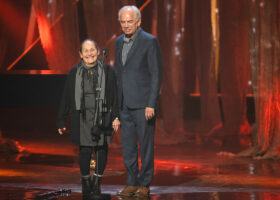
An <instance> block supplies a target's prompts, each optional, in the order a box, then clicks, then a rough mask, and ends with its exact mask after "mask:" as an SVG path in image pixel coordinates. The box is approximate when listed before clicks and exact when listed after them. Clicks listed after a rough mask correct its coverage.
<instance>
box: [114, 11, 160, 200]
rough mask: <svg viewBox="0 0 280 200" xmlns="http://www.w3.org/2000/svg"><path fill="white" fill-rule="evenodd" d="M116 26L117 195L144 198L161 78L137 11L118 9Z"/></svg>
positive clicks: (153, 44) (156, 50)
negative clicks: (120, 181) (122, 183)
mask: <svg viewBox="0 0 280 200" xmlns="http://www.w3.org/2000/svg"><path fill="white" fill-rule="evenodd" d="M119 22H120V25H121V29H122V31H123V33H124V34H122V35H121V36H119V37H118V38H117V39H116V44H115V45H116V46H115V67H114V69H115V71H116V75H117V81H118V92H119V93H118V94H119V108H120V121H121V132H122V150H123V158H124V164H125V167H126V170H127V181H126V184H127V186H126V187H125V188H124V189H123V190H122V191H120V192H118V193H117V194H118V195H119V196H135V197H145V196H148V195H149V192H150V190H149V185H150V183H151V180H152V177H153V172H154V129H155V109H156V106H157V102H158V94H159V90H160V85H161V76H162V74H161V73H162V72H161V70H162V69H161V68H162V66H161V65H162V63H161V52H160V47H159V43H158V40H157V39H156V38H155V37H154V36H153V35H151V34H148V33H146V32H144V31H143V30H142V29H141V28H140V25H141V13H140V11H139V9H138V8H137V7H135V6H124V7H123V8H121V9H120V11H119ZM137 140H139V144H140V155H141V164H142V166H141V173H139V167H138V147H137Z"/></svg>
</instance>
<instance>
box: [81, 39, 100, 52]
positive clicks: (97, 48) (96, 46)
mask: <svg viewBox="0 0 280 200" xmlns="http://www.w3.org/2000/svg"><path fill="white" fill-rule="evenodd" d="M86 42H92V43H93V44H94V45H95V48H96V50H97V51H99V46H98V44H97V42H95V41H94V40H92V39H90V38H87V39H85V40H83V41H82V42H81V43H80V52H81V53H82V50H83V44H84V43H86Z"/></svg>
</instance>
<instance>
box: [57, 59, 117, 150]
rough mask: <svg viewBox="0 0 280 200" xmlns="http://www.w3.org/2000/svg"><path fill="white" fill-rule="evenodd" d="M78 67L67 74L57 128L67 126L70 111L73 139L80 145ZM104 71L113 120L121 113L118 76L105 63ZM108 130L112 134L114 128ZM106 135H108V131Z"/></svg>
mask: <svg viewBox="0 0 280 200" xmlns="http://www.w3.org/2000/svg"><path fill="white" fill-rule="evenodd" d="M78 67H79V65H76V66H74V67H73V68H72V69H71V71H70V72H69V74H68V76H67V79H66V83H65V87H64V91H63V94H62V99H61V103H60V107H59V111H58V119H57V128H64V127H65V121H66V119H67V116H68V114H69V113H70V134H71V141H72V142H73V143H74V144H77V145H80V111H79V110H76V102H75V83H76V72H77V69H78ZM104 72H105V78H106V89H105V98H106V101H107V105H108V110H112V121H113V119H115V118H116V117H118V115H119V114H118V100H117V83H116V77H115V72H114V70H113V68H112V67H111V66H110V65H106V64H104ZM110 108H111V109H110ZM108 131H109V133H110V134H112V129H110V130H108ZM106 135H108V133H107V132H106Z"/></svg>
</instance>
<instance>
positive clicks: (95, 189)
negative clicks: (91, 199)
mask: <svg viewBox="0 0 280 200" xmlns="http://www.w3.org/2000/svg"><path fill="white" fill-rule="evenodd" d="M101 179H102V175H98V174H94V175H93V180H92V182H91V193H92V195H100V194H101V189H100V184H101Z"/></svg>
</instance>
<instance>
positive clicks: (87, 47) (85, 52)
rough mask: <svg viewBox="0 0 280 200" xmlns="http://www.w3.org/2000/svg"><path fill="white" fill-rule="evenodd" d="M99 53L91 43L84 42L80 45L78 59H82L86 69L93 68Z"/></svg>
mask: <svg viewBox="0 0 280 200" xmlns="http://www.w3.org/2000/svg"><path fill="white" fill-rule="evenodd" d="M98 55H99V51H98V50H97V49H96V46H95V44H94V43H93V42H91V41H85V42H84V43H83V45H82V52H80V57H81V59H83V61H84V63H85V65H86V66H88V67H93V66H94V65H95V63H96V61H97V58H98Z"/></svg>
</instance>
